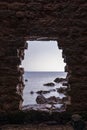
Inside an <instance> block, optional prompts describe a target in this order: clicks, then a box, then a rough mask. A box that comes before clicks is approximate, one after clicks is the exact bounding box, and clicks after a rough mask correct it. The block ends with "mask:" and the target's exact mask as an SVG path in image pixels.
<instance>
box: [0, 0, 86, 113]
mask: <svg viewBox="0 0 87 130" xmlns="http://www.w3.org/2000/svg"><path fill="white" fill-rule="evenodd" d="M39 39H40V40H44V39H45V40H50V39H56V40H58V43H59V47H60V48H62V49H63V57H64V61H65V62H66V63H67V66H66V71H68V75H67V79H68V82H69V86H70V88H71V91H70V92H69V94H70V96H71V98H72V105H71V107H69V109H70V110H71V109H72V110H73V111H76V110H80V111H81V110H87V103H86V99H87V50H86V49H87V2H86V0H61V1H58V0H4V1H3V0H0V111H11V110H12V111H15V110H18V109H19V105H20V101H22V97H21V96H22V88H23V87H24V84H23V80H22V74H23V69H22V68H21V69H20V68H19V65H20V64H21V60H22V59H23V58H24V49H25V48H26V42H25V41H26V40H39ZM20 91H21V92H20ZM69 109H68V110H69Z"/></svg>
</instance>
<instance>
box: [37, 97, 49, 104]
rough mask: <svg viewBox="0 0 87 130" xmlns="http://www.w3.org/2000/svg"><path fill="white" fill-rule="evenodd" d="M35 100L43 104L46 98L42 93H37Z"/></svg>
mask: <svg viewBox="0 0 87 130" xmlns="http://www.w3.org/2000/svg"><path fill="white" fill-rule="evenodd" d="M36 102H37V104H45V103H47V100H46V98H45V97H44V96H43V95H39V96H37V98H36Z"/></svg>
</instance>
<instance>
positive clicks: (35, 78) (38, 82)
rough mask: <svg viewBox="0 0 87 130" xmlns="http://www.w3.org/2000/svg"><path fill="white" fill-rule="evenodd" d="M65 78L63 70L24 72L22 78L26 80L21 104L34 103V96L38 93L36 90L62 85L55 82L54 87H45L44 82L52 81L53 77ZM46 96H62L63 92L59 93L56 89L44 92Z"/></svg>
mask: <svg viewBox="0 0 87 130" xmlns="http://www.w3.org/2000/svg"><path fill="white" fill-rule="evenodd" d="M57 77H59V78H65V77H66V73H65V72H25V74H24V80H25V79H27V80H28V81H27V82H25V88H24V91H23V99H24V102H23V106H24V105H34V104H36V97H37V96H38V94H37V93H36V92H37V91H40V90H46V91H47V90H52V89H55V90H56V88H59V87H61V86H62V84H61V83H58V84H57V83H55V86H54V87H47V86H43V84H45V83H49V82H53V81H54V79H55V78H57ZM31 91H33V92H34V93H33V94H31V93H30V92H31ZM44 96H45V97H46V98H48V97H50V96H55V97H60V98H62V97H64V96H65V95H64V94H59V93H58V92H57V91H55V92H54V91H51V92H50V93H47V94H44Z"/></svg>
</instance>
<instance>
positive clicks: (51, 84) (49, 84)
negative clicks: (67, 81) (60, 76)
mask: <svg viewBox="0 0 87 130" xmlns="http://www.w3.org/2000/svg"><path fill="white" fill-rule="evenodd" d="M43 85H44V86H51V87H53V86H55V84H54V83H46V84H43Z"/></svg>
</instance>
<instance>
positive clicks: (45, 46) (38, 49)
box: [22, 41, 65, 71]
mask: <svg viewBox="0 0 87 130" xmlns="http://www.w3.org/2000/svg"><path fill="white" fill-rule="evenodd" d="M27 42H28V49H27V50H26V51H25V58H24V60H23V61H22V67H24V69H25V71H64V67H65V63H64V62H63V58H62V50H59V48H58V46H57V42H56V41H27Z"/></svg>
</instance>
